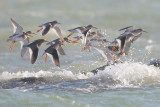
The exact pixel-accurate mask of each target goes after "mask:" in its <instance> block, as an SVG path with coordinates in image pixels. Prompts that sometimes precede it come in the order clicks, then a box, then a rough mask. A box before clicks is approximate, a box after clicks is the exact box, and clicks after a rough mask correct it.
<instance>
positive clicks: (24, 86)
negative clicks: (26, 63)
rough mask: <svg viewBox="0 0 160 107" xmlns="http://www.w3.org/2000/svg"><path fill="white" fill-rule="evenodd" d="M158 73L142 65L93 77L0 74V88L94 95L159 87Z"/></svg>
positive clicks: (66, 73)
mask: <svg viewBox="0 0 160 107" xmlns="http://www.w3.org/2000/svg"><path fill="white" fill-rule="evenodd" d="M159 82H160V70H159V69H158V68H156V67H154V66H148V65H146V64H142V63H128V62H125V63H120V64H116V65H110V66H107V67H105V68H104V70H99V72H98V73H97V74H95V75H94V74H93V73H91V72H88V73H86V74H84V73H73V72H72V71H66V70H64V71H55V72H52V71H43V70H41V71H38V72H29V71H24V72H16V73H10V72H7V71H4V72H2V74H1V75H0V87H1V88H4V89H12V88H17V89H21V90H27V91H28V90H46V89H59V90H64V91H80V92H95V91H103V90H107V89H114V88H123V87H130V88H132V87H143V86H149V85H155V86H159Z"/></svg>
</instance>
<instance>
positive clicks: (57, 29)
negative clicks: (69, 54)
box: [53, 26, 64, 42]
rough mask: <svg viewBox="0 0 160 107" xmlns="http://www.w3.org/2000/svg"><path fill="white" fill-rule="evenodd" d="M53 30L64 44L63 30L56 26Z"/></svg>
mask: <svg viewBox="0 0 160 107" xmlns="http://www.w3.org/2000/svg"><path fill="white" fill-rule="evenodd" d="M53 29H54V31H55V33H56V35H57V36H58V37H59V38H60V40H61V41H62V42H64V38H63V36H62V33H61V30H60V29H59V27H57V26H55V27H54V28H53Z"/></svg>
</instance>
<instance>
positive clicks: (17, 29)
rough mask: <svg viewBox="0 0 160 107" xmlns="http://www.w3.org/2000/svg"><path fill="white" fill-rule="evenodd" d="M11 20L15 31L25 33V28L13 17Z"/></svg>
mask: <svg viewBox="0 0 160 107" xmlns="http://www.w3.org/2000/svg"><path fill="white" fill-rule="evenodd" d="M11 22H12V25H13V33H16V34H20V33H21V34H22V33H23V28H22V27H21V26H20V25H19V24H18V23H17V22H16V21H14V20H13V19H12V18H11Z"/></svg>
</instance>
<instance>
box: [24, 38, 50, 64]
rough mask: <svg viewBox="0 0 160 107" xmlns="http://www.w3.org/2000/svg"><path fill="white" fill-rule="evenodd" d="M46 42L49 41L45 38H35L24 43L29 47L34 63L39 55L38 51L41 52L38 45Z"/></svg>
mask: <svg viewBox="0 0 160 107" xmlns="http://www.w3.org/2000/svg"><path fill="white" fill-rule="evenodd" d="M44 42H48V41H46V40H45V39H38V40H35V41H33V42H30V43H27V44H25V45H23V47H24V48H25V47H29V53H30V60H31V63H32V64H34V63H35V62H36V59H37V57H38V52H39V49H38V47H40V46H41V44H42V43H44Z"/></svg>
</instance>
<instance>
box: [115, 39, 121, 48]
mask: <svg viewBox="0 0 160 107" xmlns="http://www.w3.org/2000/svg"><path fill="white" fill-rule="evenodd" d="M116 41H117V42H118V46H119V47H121V40H120V39H116Z"/></svg>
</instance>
